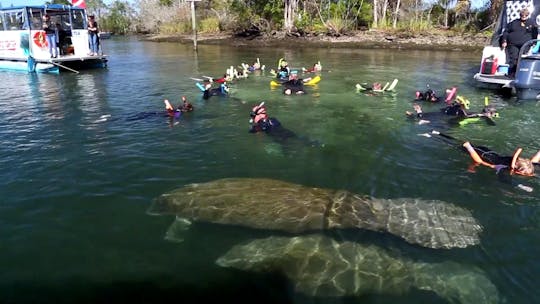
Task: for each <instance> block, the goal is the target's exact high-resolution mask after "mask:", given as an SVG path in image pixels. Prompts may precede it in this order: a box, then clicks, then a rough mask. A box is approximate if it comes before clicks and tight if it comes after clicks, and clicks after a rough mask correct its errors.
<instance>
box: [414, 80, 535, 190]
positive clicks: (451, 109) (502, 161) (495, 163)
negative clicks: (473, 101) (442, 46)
mask: <svg viewBox="0 0 540 304" xmlns="http://www.w3.org/2000/svg"><path fill="white" fill-rule="evenodd" d="M419 102H429V103H438V102H444V105H445V106H444V107H442V108H440V109H439V110H438V111H435V112H428V113H424V112H423V111H422V107H421V106H420V104H419ZM469 105H470V102H469V100H468V99H466V98H464V97H462V96H458V95H457V88H455V87H454V88H452V89H448V90H446V98H444V99H443V98H442V97H439V96H437V94H436V93H435V91H434V90H432V89H431V88H429V86H428V89H427V90H426V91H425V92H420V91H417V92H416V94H415V103H414V104H413V108H414V112H410V111H406V115H407V116H408V117H410V118H414V119H418V123H419V124H426V123H430V122H431V121H433V120H434V119H436V118H440V117H450V118H449V122H450V121H457V122H458V123H460V124H461V122H466V121H467V120H469V119H484V120H485V121H486V122H487V123H488V124H490V125H495V123H494V121H493V119H494V118H496V117H498V112H497V109H496V108H495V107H493V106H492V105H490V104H489V102H488V100H487V97H486V99H485V103H484V107H483V109H482V110H481V112H471V111H469ZM426 134H427V133H424V134H422V135H426ZM432 134H437V135H440V136H443V137H444V138H446V139H451V140H453V141H456V139H455V138H453V137H451V136H449V135H446V134H444V133H441V132H438V131H433V132H432ZM428 137H430V135H428ZM460 145H461V148H462V149H463V150H464V151H465V152H467V153H468V154H469V155H470V157H471V159H472V160H473V161H474V164H475V166H477V165H484V166H487V167H490V168H493V169H495V170H496V172H497V174H500V173H501V172H507V173H509V174H510V175H520V176H535V167H536V166H540V150H539V151H538V152H537V153H536V154H535V155H533V157H531V158H524V157H521V152H522V151H523V149H522V148H518V149H516V151H515V152H514V154H513V155H510V156H502V155H500V154H498V153H496V152H494V151H493V150H491V149H489V148H486V147H483V146H476V145H473V144H471V143H470V142H469V141H465V142H460ZM518 186H520V188H521V189H523V190H526V191H532V188H530V187H525V186H523V185H521V184H519V185H518Z"/></svg>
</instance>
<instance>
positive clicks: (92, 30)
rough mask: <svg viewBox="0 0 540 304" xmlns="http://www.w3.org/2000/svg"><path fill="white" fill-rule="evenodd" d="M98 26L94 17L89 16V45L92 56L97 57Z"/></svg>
mask: <svg viewBox="0 0 540 304" xmlns="http://www.w3.org/2000/svg"><path fill="white" fill-rule="evenodd" d="M98 33H99V31H98V24H97V22H96V19H95V17H94V15H89V16H88V43H89V44H90V53H89V54H88V55H90V56H97V55H98V50H99V37H98Z"/></svg>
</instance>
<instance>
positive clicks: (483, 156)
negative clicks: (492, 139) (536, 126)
mask: <svg viewBox="0 0 540 304" xmlns="http://www.w3.org/2000/svg"><path fill="white" fill-rule="evenodd" d="M463 147H464V148H465V149H466V150H467V152H469V155H470V156H471V158H472V159H473V160H474V162H475V163H476V164H477V165H484V166H487V167H490V168H492V169H495V170H497V172H499V171H500V170H502V169H507V170H509V172H510V174H518V175H522V176H535V172H534V167H535V166H540V163H539V162H540V150H539V151H538V152H536V154H535V155H534V156H533V157H532V158H530V159H529V158H523V157H519V155H520V154H521V152H522V151H523V149H522V148H518V149H516V152H514V154H513V155H512V156H501V155H499V154H497V153H495V152H493V151H492V150H490V149H488V148H486V147H482V146H473V145H472V144H471V143H470V142H468V141H466V142H465V143H463Z"/></svg>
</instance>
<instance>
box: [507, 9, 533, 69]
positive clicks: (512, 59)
mask: <svg viewBox="0 0 540 304" xmlns="http://www.w3.org/2000/svg"><path fill="white" fill-rule="evenodd" d="M536 35H537V26H536V24H534V21H532V20H531V19H530V18H529V10H528V9H526V8H524V9H522V10H521V12H519V19H516V20H514V21H512V22H510V23H508V25H507V26H506V31H505V32H504V34H503V38H502V43H501V46H502V47H503V48H506V61H507V63H508V65H509V71H508V75H511V76H515V73H516V66H517V61H518V59H519V50H520V49H521V47H522V46H523V45H524V44H525V43H526V42H527V41H529V40H531V39H535V38H536Z"/></svg>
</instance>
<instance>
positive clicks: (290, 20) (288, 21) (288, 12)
mask: <svg viewBox="0 0 540 304" xmlns="http://www.w3.org/2000/svg"><path fill="white" fill-rule="evenodd" d="M297 7H298V0H285V15H284V18H283V19H284V21H283V27H284V28H285V30H286V31H287V32H291V31H292V30H293V28H294V19H295V15H296V8H297Z"/></svg>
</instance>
